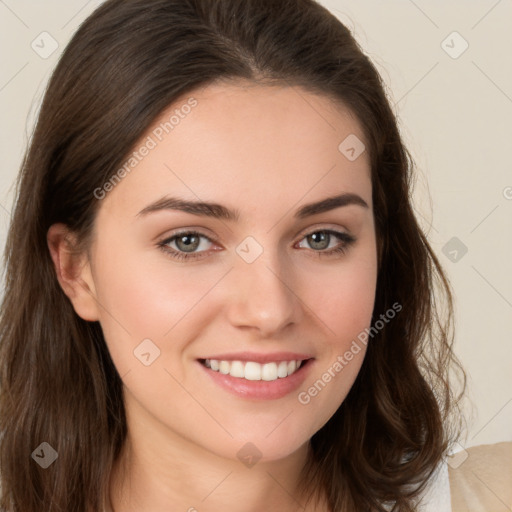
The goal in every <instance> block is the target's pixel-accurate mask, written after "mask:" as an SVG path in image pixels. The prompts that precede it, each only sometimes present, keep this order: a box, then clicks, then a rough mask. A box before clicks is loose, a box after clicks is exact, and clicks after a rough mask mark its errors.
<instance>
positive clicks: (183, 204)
mask: <svg viewBox="0 0 512 512" xmlns="http://www.w3.org/2000/svg"><path fill="white" fill-rule="evenodd" d="M349 205H357V206H361V207H363V208H369V206H368V203H367V202H366V201H365V200H364V199H363V198H362V197H360V196H358V195H357V194H353V193H343V194H339V195H336V196H332V197H327V198H325V199H322V200H321V201H317V202H315V203H309V204H306V205H304V206H302V207H301V208H299V209H298V210H297V211H296V212H295V214H294V218H296V219H303V218H305V217H310V216H312V215H317V214H319V213H323V212H327V211H330V210H334V209H335V208H340V207H342V206H349ZM162 210H177V211H182V212H186V213H192V214H193V215H200V216H205V217H213V218H216V219H223V220H229V221H232V222H238V221H239V219H240V212H239V210H231V209H230V208H227V207H226V206H223V205H221V204H218V203H210V202H204V201H189V200H185V199H182V198H179V197H168V196H165V197H162V198H161V199H159V200H158V201H155V202H154V203H151V204H150V205H148V206H146V207H145V208H144V209H143V210H141V211H140V212H139V213H138V214H137V217H141V216H146V215H148V214H150V213H153V212H159V211H162Z"/></svg>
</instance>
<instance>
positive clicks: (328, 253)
mask: <svg viewBox="0 0 512 512" xmlns="http://www.w3.org/2000/svg"><path fill="white" fill-rule="evenodd" d="M315 233H326V234H329V235H334V236H335V237H337V238H340V239H341V240H342V241H343V242H344V243H343V244H342V245H340V246H338V247H335V248H334V249H330V250H325V249H324V250H322V251H317V250H314V249H312V251H313V252H314V253H316V254H317V256H318V257H335V256H340V255H343V254H345V253H346V252H347V250H348V248H349V247H350V246H351V245H352V244H353V243H354V242H355V241H356V238H354V237H353V236H352V235H349V234H348V233H342V232H340V231H334V230H332V229H318V230H316V231H311V232H310V233H307V234H305V235H304V236H303V237H302V238H301V240H300V241H302V240H303V239H304V238H306V237H308V236H310V235H313V234H315ZM184 235H193V236H197V237H203V238H206V239H207V240H208V241H209V242H212V243H216V241H215V240H213V239H212V238H210V237H209V236H206V235H204V234H203V233H199V232H198V231H194V230H191V231H182V232H180V233H176V234H174V235H173V236H172V237H170V238H166V239H165V240H163V241H161V242H159V243H158V248H159V249H161V250H162V251H163V252H164V253H165V254H166V255H168V256H170V257H171V258H173V259H176V260H195V259H198V258H203V257H204V256H203V254H204V253H205V252H206V251H201V252H198V253H185V252H182V251H176V250H175V249H170V248H169V247H168V244H169V243H171V242H173V241H174V240H176V239H177V238H179V237H181V236H184ZM329 241H330V240H329Z"/></svg>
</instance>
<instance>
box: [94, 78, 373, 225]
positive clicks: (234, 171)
mask: <svg viewBox="0 0 512 512" xmlns="http://www.w3.org/2000/svg"><path fill="white" fill-rule="evenodd" d="M364 144H365V143H364V135H363V132H362V129H361V126H360V124H359V122H358V120H357V119H356V117H355V116H354V115H353V114H352V113H351V111H350V110H349V109H348V108H346V107H345V106H344V105H343V104H341V103H339V102H334V101H332V100H331V99H329V98H327V97H324V96H319V95H316V94H313V93H311V92H308V91H306V90H304V89H303V88H299V87H295V86H294V87H291V86H286V85H279V86H277V85H273V86H263V85H258V84H254V83H216V84H212V85H209V86H207V87H204V88H202V89H198V90H196V91H194V92H191V93H189V94H186V95H184V96H182V97H181V98H179V99H178V100H176V101H175V102H174V103H173V104H172V105H171V106H169V107H168V108H167V109H165V111H163V112H162V113H161V115H160V116H159V117H158V118H157V119H156V120H155V121H154V123H153V124H152V126H151V127H150V128H149V129H148V130H147V131H146V132H145V133H144V134H143V135H142V136H141V138H140V140H139V142H138V143H137V144H136V145H135V147H134V148H133V149H134V152H135V153H137V154H138V155H137V157H136V158H135V157H134V156H133V155H132V158H131V160H127V161H126V162H124V167H125V170H126V171H127V172H125V173H123V174H124V176H125V177H123V179H122V180H120V182H119V183H118V184H116V186H115V187H113V190H111V191H109V192H108V195H107V198H106V199H105V200H104V203H105V204H104V206H105V209H106V210H109V211H111V212H114V211H117V212H120V211H122V212H123V215H129V216H131V217H133V216H135V215H136V214H137V213H138V212H139V211H140V209H141V208H143V207H144V206H145V205H146V204H147V202H148V201H154V200H155V199H157V198H158V197H161V196H163V195H165V194H169V195H173V196H180V197H185V198H189V199H194V200H197V199H201V200H215V201H216V202H221V203H223V204H226V205H232V206H233V207H234V208H237V209H240V208H239V206H240V205H241V204H244V205H245V209H246V210H247V211H253V212H255V211H258V209H261V207H262V206H263V204H264V205H265V208H266V212H267V213H270V212H272V211H274V212H275V213H276V214H281V215H282V213H283V208H285V207H286V206H287V205H288V206H289V207H291V206H292V205H297V204H300V202H304V203H307V202H311V201H313V200H315V199H317V198H321V197H325V196H327V195H331V196H332V195H334V194H335V193H340V192H352V193H357V194H359V195H361V196H362V197H363V198H364V199H365V200H366V201H367V202H368V204H371V179H370V167H369V156H368V154H367V151H365V150H364ZM144 148H146V149H144ZM347 149H348V150H349V152H348V153H347ZM352 150H355V151H356V154H355V156H356V158H354V151H352ZM134 159H135V160H134ZM302 199H303V201H302ZM272 205H273V206H272ZM274 207H275V208H274ZM102 208H103V206H102Z"/></svg>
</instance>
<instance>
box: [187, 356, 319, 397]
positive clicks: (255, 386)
mask: <svg viewBox="0 0 512 512" xmlns="http://www.w3.org/2000/svg"><path fill="white" fill-rule="evenodd" d="M312 363H313V359H308V360H307V361H305V362H303V363H302V365H301V367H300V368H299V369H298V370H297V371H295V372H294V373H292V375H289V376H288V377H284V378H277V379H276V380H271V381H266V380H247V379H241V378H238V377H232V376H231V375H229V374H227V375H225V374H223V373H220V372H217V371H215V370H211V369H210V368H207V367H206V366H204V365H203V364H202V363H201V362H200V361H197V364H198V365H199V366H200V367H201V368H202V369H203V370H204V371H205V372H206V373H207V374H208V375H209V376H210V378H211V379H212V380H213V381H214V382H215V383H216V384H218V385H219V386H221V387H222V388H224V389H226V390H227V391H229V392H230V393H232V394H234V395H236V396H238V397H242V398H251V399H257V400H276V399H278V398H283V397H284V396H286V395H288V394H289V393H291V392H293V391H294V390H296V389H297V388H298V387H299V386H300V385H301V384H302V383H303V382H304V380H305V378H306V377H307V375H308V373H309V370H310V367H311V365H312Z"/></svg>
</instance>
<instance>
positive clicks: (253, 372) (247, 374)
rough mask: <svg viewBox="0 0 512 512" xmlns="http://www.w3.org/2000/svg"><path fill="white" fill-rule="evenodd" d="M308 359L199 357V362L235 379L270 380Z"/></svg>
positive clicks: (289, 372)
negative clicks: (250, 359) (252, 359)
mask: <svg viewBox="0 0 512 512" xmlns="http://www.w3.org/2000/svg"><path fill="white" fill-rule="evenodd" d="M310 360H311V359H303V360H301V359H291V360H288V361H271V362H268V363H263V364H262V363H258V362H256V361H236V360H235V361H227V360H222V359H220V360H219V359H199V362H200V363H201V364H202V365H203V366H205V367H206V368H209V369H210V370H212V371H214V372H219V373H221V374H223V375H230V376H231V377H234V378H236V379H245V380H248V381H258V380H263V381H266V382H272V381H275V380H277V379H285V378H287V377H289V376H291V375H293V374H294V373H296V372H297V371H298V370H299V369H300V368H301V367H303V366H304V365H306V364H307V363H308V361H310Z"/></svg>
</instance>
